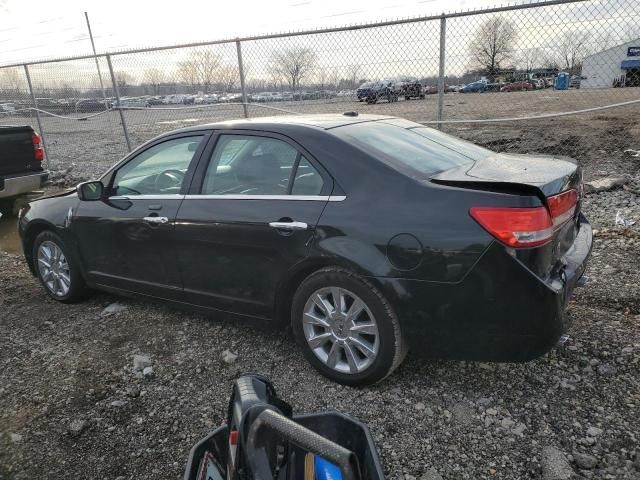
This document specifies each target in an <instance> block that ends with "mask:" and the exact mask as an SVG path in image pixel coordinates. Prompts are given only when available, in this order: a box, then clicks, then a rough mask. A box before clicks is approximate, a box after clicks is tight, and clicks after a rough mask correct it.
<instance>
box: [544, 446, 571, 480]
mask: <svg viewBox="0 0 640 480" xmlns="http://www.w3.org/2000/svg"><path fill="white" fill-rule="evenodd" d="M572 477H573V469H572V468H571V465H569V462H568V461H567V458H566V457H565V455H564V453H562V452H561V451H560V450H558V449H557V448H555V447H545V448H544V449H543V450H542V478H543V479H544V480H569V479H571V478H572Z"/></svg>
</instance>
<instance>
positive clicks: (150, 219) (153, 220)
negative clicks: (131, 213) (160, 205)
mask: <svg viewBox="0 0 640 480" xmlns="http://www.w3.org/2000/svg"><path fill="white" fill-rule="evenodd" d="M143 220H144V221H145V222H147V223H167V222H168V221H169V219H168V218H167V217H144V218H143Z"/></svg>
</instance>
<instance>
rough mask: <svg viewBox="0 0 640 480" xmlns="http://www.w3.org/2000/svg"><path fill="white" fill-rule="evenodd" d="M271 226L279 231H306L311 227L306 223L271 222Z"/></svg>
mask: <svg viewBox="0 0 640 480" xmlns="http://www.w3.org/2000/svg"><path fill="white" fill-rule="evenodd" d="M269 226H270V227H271V228H277V229H278V230H306V229H307V228H309V225H307V224H306V223H304V222H269Z"/></svg>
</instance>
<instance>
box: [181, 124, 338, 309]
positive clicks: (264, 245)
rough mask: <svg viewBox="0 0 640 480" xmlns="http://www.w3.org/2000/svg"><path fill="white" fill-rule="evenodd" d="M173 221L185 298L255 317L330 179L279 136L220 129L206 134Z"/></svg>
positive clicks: (301, 249)
mask: <svg viewBox="0 0 640 480" xmlns="http://www.w3.org/2000/svg"><path fill="white" fill-rule="evenodd" d="M200 163H201V165H200V166H199V167H198V171H197V173H196V177H195V179H194V183H193V184H192V188H191V190H190V193H189V194H188V195H187V196H186V197H185V201H184V202H183V204H182V205H181V207H180V210H179V212H178V217H177V221H176V237H177V239H178V243H179V260H180V265H181V270H182V277H183V281H184V288H185V298H186V300H187V301H189V302H192V303H195V304H199V305H205V306H208V307H213V308H216V309H218V310H223V311H230V312H234V313H240V314H245V315H250V316H256V317H265V318H267V317H270V316H272V314H273V308H274V301H275V294H276V291H277V288H278V285H279V284H280V282H281V281H282V280H283V278H284V277H285V276H286V275H287V272H288V271H290V270H291V269H292V268H293V267H294V266H295V265H296V264H297V263H298V262H301V261H303V260H304V259H305V258H306V257H307V255H308V251H309V246H310V244H311V241H312V239H313V236H314V229H315V226H316V224H317V222H318V219H319V218H320V215H321V213H322V210H323V209H324V206H325V205H326V202H327V201H328V200H329V194H330V193H331V190H332V188H333V180H332V179H331V177H330V176H329V175H328V174H327V172H326V171H325V170H324V169H323V168H322V167H321V166H320V165H319V164H318V163H317V161H316V160H314V159H312V157H311V156H310V155H309V154H308V153H307V152H306V151H304V150H302V149H301V148H300V147H299V146H298V145H296V144H295V143H293V142H292V141H291V140H289V139H287V138H286V137H282V136H279V135H276V134H266V133H258V132H246V131H224V133H222V134H218V135H216V136H215V137H214V138H212V140H211V141H210V145H209V147H207V150H206V151H205V153H204V154H203V156H202V159H201V162H200Z"/></svg>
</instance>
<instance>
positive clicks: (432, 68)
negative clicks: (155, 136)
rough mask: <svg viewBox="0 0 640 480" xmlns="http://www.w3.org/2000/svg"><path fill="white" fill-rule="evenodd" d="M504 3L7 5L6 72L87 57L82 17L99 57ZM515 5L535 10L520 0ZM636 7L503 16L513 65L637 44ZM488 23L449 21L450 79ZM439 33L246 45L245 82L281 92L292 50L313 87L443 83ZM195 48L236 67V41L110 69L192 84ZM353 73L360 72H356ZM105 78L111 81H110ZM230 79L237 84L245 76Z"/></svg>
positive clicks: (38, 82) (66, 78)
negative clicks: (564, 48)
mask: <svg viewBox="0 0 640 480" xmlns="http://www.w3.org/2000/svg"><path fill="white" fill-rule="evenodd" d="M499 1H500V0H349V2H346V1H345V0H268V1H264V0H263V1H256V0H242V3H241V6H240V2H239V1H237V0H236V1H235V2H233V1H227V2H220V1H216V0H208V1H203V0H181V1H180V2H175V3H172V4H171V5H172V6H171V7H167V6H165V5H166V4H162V3H161V2H159V1H155V2H153V3H152V2H149V1H147V0H109V1H107V2H105V1H100V2H97V1H94V0H58V1H53V2H52V1H43V0H31V1H29V2H26V1H24V0H0V66H2V65H8V64H14V63H22V62H29V61H34V60H45V59H52V58H66V57H72V56H81V55H90V54H91V43H90V41H89V36H88V33H87V28H86V22H85V18H84V12H85V11H87V12H88V13H89V16H90V20H91V26H92V30H93V34H94V38H95V43H96V49H97V52H98V54H101V53H106V52H117V51H126V50H130V49H136V48H145V47H159V46H169V45H178V44H185V43H191V42H201V41H212V40H220V39H232V38H236V37H246V36H251V35H261V34H268V33H275V32H291V31H300V30H311V29H315V28H321V27H333V26H344V25H354V24H362V23H371V22H376V21H381V20H392V19H399V18H410V17H414V18H415V17H418V16H428V15H438V14H440V13H443V12H447V13H449V12H453V11H464V10H469V9H475V10H477V9H482V8H487V7H492V6H496V3H498V2H499ZM514 3H538V2H537V1H530V0H514ZM639 5H640V0H589V1H587V2H579V3H571V4H565V5H559V6H549V7H543V8H531V9H525V10H517V11H511V12H507V13H502V14H500V16H502V17H503V18H504V19H506V20H507V21H509V22H511V24H512V25H513V28H514V29H515V30H516V31H517V36H516V37H517V38H515V39H514V40H512V41H511V42H512V43H511V44H510V48H511V49H512V56H511V57H512V58H511V59H510V63H511V65H512V68H518V67H517V65H519V63H518V62H520V63H521V56H522V54H523V52H534V53H535V55H536V57H537V62H538V66H540V67H542V66H543V63H544V64H546V65H548V61H547V59H548V58H558V56H557V54H558V50H559V49H558V45H559V44H560V43H561V41H562V39H563V36H564V35H566V34H571V35H582V36H584V38H586V41H585V43H584V45H582V46H581V47H580V55H581V56H582V57H584V56H585V55H589V54H591V53H594V52H597V51H600V50H602V49H606V48H609V47H610V46H613V45H617V44H620V43H622V42H623V41H628V40H629V39H630V35H631V36H633V38H637V37H638V36H639V35H640V9H639V8H638V6H639ZM492 16H493V15H471V16H464V17H460V18H450V19H448V20H447V36H446V39H447V40H446V54H445V57H446V62H445V64H446V65H445V75H449V76H456V75H462V74H463V73H464V72H465V71H467V70H469V69H470V68H472V67H474V66H475V65H473V62H472V56H471V55H470V51H471V47H472V45H473V40H474V38H475V34H476V32H477V31H478V28H479V26H480V25H481V24H482V22H484V21H485V20H487V19H488V18H490V17H492ZM439 29H440V22H439V20H434V21H430V22H412V23H404V24H401V25H395V26H387V27H375V28H367V29H355V30H350V31H345V32H333V33H326V34H320V35H304V36H294V37H291V36H287V37H284V38H276V39H263V40H259V41H245V42H243V43H242V52H243V64H244V67H245V78H246V81H247V82H248V85H249V88H250V89H253V90H255V89H262V88H264V86H262V85H263V84H264V82H268V83H270V84H272V85H273V84H276V83H277V82H281V83H282V82H283V78H278V79H276V78H275V77H274V74H273V63H274V60H273V58H274V53H277V52H283V51H288V50H291V49H295V48H307V49H309V50H311V51H313V52H314V54H315V55H316V61H315V62H314V67H313V71H312V72H311V74H310V75H307V78H306V79H305V81H306V82H311V83H314V84H322V85H325V84H326V85H330V84H335V83H336V82H334V81H333V77H335V80H337V79H341V78H352V77H354V80H365V79H368V80H372V79H373V80H374V79H380V78H395V77H399V76H415V77H418V78H423V77H432V76H434V75H437V73H438V67H439V37H440V33H439ZM198 51H200V52H201V53H202V52H203V51H207V52H209V53H211V54H212V55H214V56H215V58H217V59H219V62H220V65H219V66H220V68H217V69H216V76H221V75H224V73H223V72H224V71H227V72H229V71H232V72H235V71H236V70H233V69H237V51H236V46H235V43H234V42H230V43H225V44H217V45H209V46H207V47H201V48H196V49H193V48H187V49H185V48H180V49H170V50H162V51H155V52H144V53H136V54H120V55H114V56H112V62H113V69H114V71H115V73H116V74H117V75H121V74H122V75H126V77H128V80H127V83H128V84H130V85H136V84H140V83H144V82H148V74H149V71H150V70H161V72H162V76H163V78H162V79H161V80H160V83H162V82H165V83H167V82H168V83H172V82H176V81H177V82H185V81H187V80H185V78H184V76H183V75H182V74H181V73H180V65H184V64H185V62H188V61H189V60H190V59H191V58H192V55H193V54H196V53H198ZM99 65H100V68H101V71H102V72H108V71H109V70H108V67H107V64H106V59H105V57H100V59H99ZM514 65H515V67H513V66H514ZM506 66H507V67H509V65H506ZM354 67H356V68H357V72H356V73H352V72H353V71H354V70H353V69H354ZM230 69H231V70H230ZM12 70H15V72H13V74H14V75H16V76H18V77H20V78H22V80H21V84H20V85H19V86H16V87H15V88H25V81H24V78H23V77H24V72H23V71H22V68H20V67H16V69H0V81H2V82H4V84H7V85H9V86H13V85H14V84H15V83H14V81H13V80H12V78H13V77H12V76H11V75H9V74H11V73H12V72H11V71H12ZM29 71H30V72H31V77H32V81H33V85H34V87H35V88H40V89H47V88H63V87H67V86H71V87H74V88H79V89H96V88H98V86H99V78H100V77H99V76H98V75H97V68H96V64H95V62H94V60H93V59H90V58H88V59H83V60H73V61H67V62H58V63H47V64H42V65H32V66H30V67H29ZM2 74H5V75H4V77H3V75H2ZM104 75H106V76H107V77H108V73H104ZM232 75H233V76H234V78H237V74H235V73H232ZM3 78H4V79H3ZM17 81H20V80H19V79H18V80H17ZM187 83H188V82H187ZM0 86H1V85H0Z"/></svg>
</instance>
